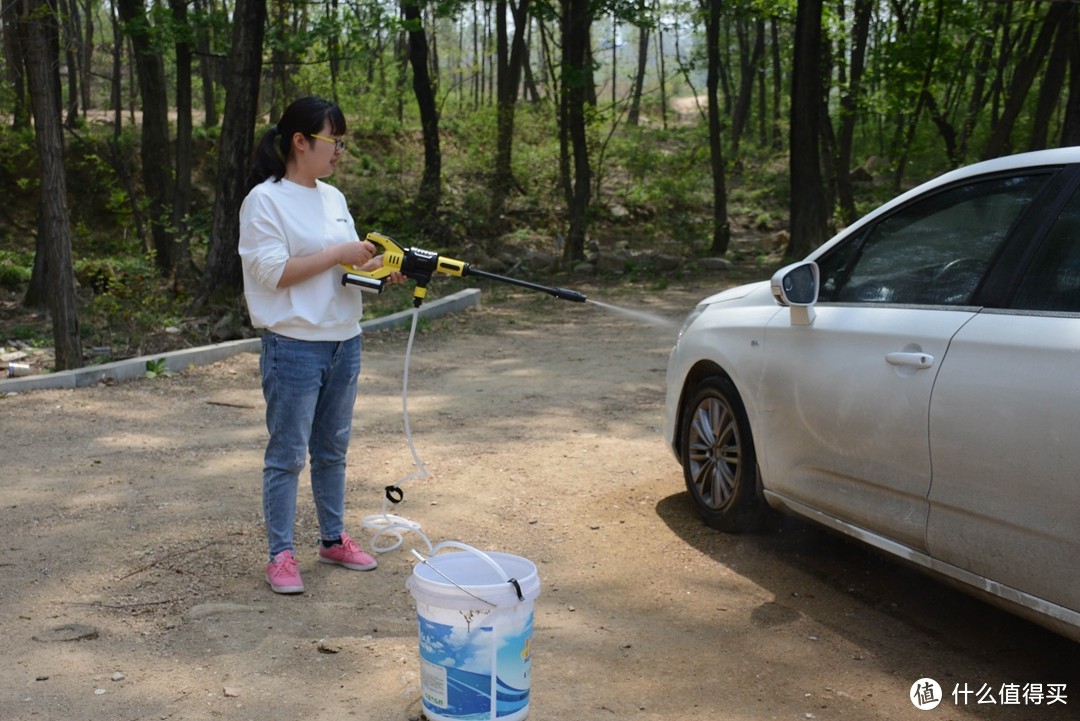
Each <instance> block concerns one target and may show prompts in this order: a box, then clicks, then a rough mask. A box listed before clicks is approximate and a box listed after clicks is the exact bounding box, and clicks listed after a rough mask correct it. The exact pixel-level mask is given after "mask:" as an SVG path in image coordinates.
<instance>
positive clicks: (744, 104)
mask: <svg viewBox="0 0 1080 721" xmlns="http://www.w3.org/2000/svg"><path fill="white" fill-rule="evenodd" d="M753 25H754V27H753V33H754V39H753V45H752V46H751V42H750V38H749V32H747V31H745V30H744V31H741V32H739V92H738V95H737V96H736V98H735V112H734V113H733V115H732V118H731V153H732V155H738V153H739V141H740V140H741V139H742V135H743V132H744V131H745V130H746V126H747V122H748V120H749V118H750V104H751V102H752V100H753V94H754V80H755V78H756V77H757V75H758V73H760V72H761V63H762V59H763V57H764V55H765V21H764V20H762V19H761V18H758V19H755V20H754V24H753Z"/></svg>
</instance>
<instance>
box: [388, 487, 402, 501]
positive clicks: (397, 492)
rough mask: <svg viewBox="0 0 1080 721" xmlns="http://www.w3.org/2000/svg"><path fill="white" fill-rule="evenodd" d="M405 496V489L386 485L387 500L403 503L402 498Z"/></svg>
mask: <svg viewBox="0 0 1080 721" xmlns="http://www.w3.org/2000/svg"><path fill="white" fill-rule="evenodd" d="M403 498H405V491H403V490H401V489H400V488H398V487H397V486H387V487H386V500H388V501H390V502H391V503H395V504H396V503H401V499H403Z"/></svg>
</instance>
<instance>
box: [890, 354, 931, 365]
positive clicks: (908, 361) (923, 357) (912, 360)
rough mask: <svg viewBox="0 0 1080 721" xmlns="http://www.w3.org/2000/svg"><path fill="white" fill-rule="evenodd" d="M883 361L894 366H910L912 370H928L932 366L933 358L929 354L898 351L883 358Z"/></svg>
mask: <svg viewBox="0 0 1080 721" xmlns="http://www.w3.org/2000/svg"><path fill="white" fill-rule="evenodd" d="M885 361H886V362H887V363H888V364H889V365H894V366H911V367H912V368H929V367H930V366H932V365H934V356H932V355H930V354H929V353H910V352H904V351H898V352H896V353H889V354H888V355H886V356H885Z"/></svg>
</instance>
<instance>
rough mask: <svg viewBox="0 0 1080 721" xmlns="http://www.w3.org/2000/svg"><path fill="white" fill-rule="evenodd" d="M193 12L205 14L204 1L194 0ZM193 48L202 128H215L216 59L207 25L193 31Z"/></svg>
mask: <svg viewBox="0 0 1080 721" xmlns="http://www.w3.org/2000/svg"><path fill="white" fill-rule="evenodd" d="M195 12H196V13H198V14H199V15H204V14H205V13H206V12H207V9H206V4H205V0H195ZM195 47H196V48H197V50H198V54H199V80H200V82H201V84H202V104H203V127H206V128H213V127H217V124H218V116H217V93H216V88H215V85H214V80H215V78H216V77H217V72H216V68H217V63H218V59H217V58H216V57H215V56H213V55H211V53H210V30H209V23H206V22H202V23H199V26H198V28H196V31H195Z"/></svg>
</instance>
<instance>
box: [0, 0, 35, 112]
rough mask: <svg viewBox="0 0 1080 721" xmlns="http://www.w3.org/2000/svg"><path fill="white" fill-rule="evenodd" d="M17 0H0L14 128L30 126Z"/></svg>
mask: <svg viewBox="0 0 1080 721" xmlns="http://www.w3.org/2000/svg"><path fill="white" fill-rule="evenodd" d="M18 3H19V0H0V32H2V33H3V43H4V69H5V71H6V73H7V82H8V87H9V90H10V92H11V94H12V98H11V100H12V107H11V109H10V111H11V127H12V128H14V129H15V130H21V129H22V128H28V127H30V107H29V105H28V103H27V99H26V74H25V67H26V66H25V63H24V62H23V58H24V57H25V55H26V50H25V48H23V41H22V35H21V33H20V32H19V31H18V23H17V22H16V16H17V13H18Z"/></svg>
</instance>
